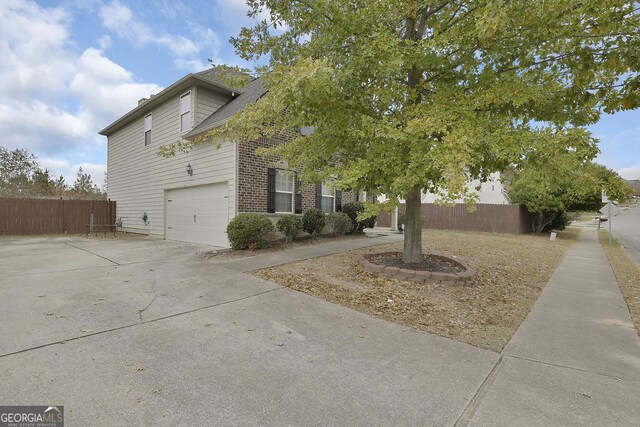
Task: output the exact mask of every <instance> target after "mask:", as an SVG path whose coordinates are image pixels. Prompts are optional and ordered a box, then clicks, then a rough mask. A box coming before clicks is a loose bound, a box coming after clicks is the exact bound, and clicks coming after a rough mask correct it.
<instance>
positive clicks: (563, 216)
mask: <svg viewBox="0 0 640 427" xmlns="http://www.w3.org/2000/svg"><path fill="white" fill-rule="evenodd" d="M570 222H571V217H570V216H569V214H567V213H566V212H560V213H558V214H557V216H556V217H555V218H554V219H553V221H551V224H548V225H547V226H546V227H545V228H544V231H561V230H564V229H565V228H566V227H567V225H569V223H570Z"/></svg>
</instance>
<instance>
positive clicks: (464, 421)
mask: <svg viewBox="0 0 640 427" xmlns="http://www.w3.org/2000/svg"><path fill="white" fill-rule="evenodd" d="M503 360H504V357H503V355H502V354H501V355H500V357H498V360H497V361H496V364H495V365H493V368H491V371H489V373H488V374H487V376H486V377H485V379H484V381H482V384H480V387H478V390H476V393H475V394H474V395H473V397H472V398H471V400H469V403H467V406H465V408H464V410H463V411H462V413H461V414H460V416H459V417H458V419H457V420H456V422H455V424H454V425H453V426H454V427H461V426H466V425H469V423H470V422H471V419H472V418H473V416H474V415H475V413H476V411H477V410H478V408H479V407H480V404H481V403H482V400H483V399H484V398H485V396H486V395H487V391H488V389H489V387H491V385H493V382H494V381H495V379H496V376H497V373H498V369H499V368H500V366H501V365H502V361H503Z"/></svg>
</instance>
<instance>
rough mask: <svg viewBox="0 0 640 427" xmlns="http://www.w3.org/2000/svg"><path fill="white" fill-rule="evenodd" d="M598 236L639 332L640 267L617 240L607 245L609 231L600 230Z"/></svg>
mask: <svg viewBox="0 0 640 427" xmlns="http://www.w3.org/2000/svg"><path fill="white" fill-rule="evenodd" d="M598 236H599V237H600V243H601V244H602V247H603V248H604V252H605V253H606V254H607V258H609V264H611V268H613V272H614V274H615V275H616V280H617V281H618V286H620V290H621V291H622V295H623V296H624V299H625V301H626V302H627V307H628V308H629V313H630V314H631V320H633V324H634V325H635V326H636V331H638V333H639V334H640V268H638V266H637V265H636V264H635V263H634V262H633V260H632V259H631V258H629V255H627V252H626V251H625V250H624V248H623V247H622V246H621V245H620V243H619V242H618V241H617V240H615V239H613V240H612V242H611V243H612V244H611V245H609V233H607V232H606V231H600V233H599V234H598Z"/></svg>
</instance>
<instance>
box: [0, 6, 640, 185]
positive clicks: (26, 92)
mask: <svg viewBox="0 0 640 427" xmlns="http://www.w3.org/2000/svg"><path fill="white" fill-rule="evenodd" d="M246 9H247V8H246V6H245V4H244V0H209V1H204V0H188V1H187V0H185V1H178V0H154V1H145V0H134V1H117V0H116V1H112V0H77V1H58V2H55V1H37V2H35V1H27V0H0V58H1V59H0V145H2V146H4V147H6V148H9V149H13V148H27V149H28V150H29V151H31V152H32V153H34V154H36V156H37V157H38V158H39V160H40V164H41V165H42V166H43V167H46V168H48V169H49V170H51V171H52V172H53V173H54V174H55V175H63V176H65V177H66V179H67V182H68V183H71V182H73V180H74V177H75V173H76V171H77V169H78V167H79V166H82V167H83V168H84V169H85V170H87V171H88V172H89V173H91V175H92V177H93V178H94V182H96V183H100V184H101V183H102V176H103V172H104V171H105V169H106V138H104V137H102V136H100V135H98V131H99V130H100V129H102V128H104V127H105V126H106V125H107V124H109V123H110V122H112V121H113V120H114V119H116V118H117V117H119V116H120V115H122V114H124V113H126V112H127V111H129V110H130V109H132V108H133V107H135V106H136V105H137V100H138V99H140V98H142V97H148V96H149V94H152V93H157V92H159V91H160V90H162V89H163V88H164V87H167V86H169V85H170V84H171V83H173V82H175V81H177V80H178V79H180V78H181V77H183V76H184V75H186V74H187V73H190V72H196V71H202V70H204V69H206V68H207V67H208V62H207V59H208V58H211V59H213V60H214V61H215V62H216V63H226V64H229V65H246V64H243V62H242V61H241V60H239V59H238V58H236V57H235V55H234V52H233V48H232V47H231V46H230V45H229V43H228V40H229V37H230V36H232V35H236V34H237V33H238V31H239V30H240V28H241V27H242V26H243V25H248V24H249V23H250V21H249V20H248V18H247V17H246ZM592 131H593V132H594V134H595V136H597V137H598V138H600V139H601V141H602V142H601V145H600V148H601V150H602V153H601V155H600V156H599V158H598V161H599V162H601V163H603V164H605V165H607V166H608V167H610V168H613V169H615V170H617V171H618V172H620V173H621V175H622V176H624V177H626V178H640V111H633V112H625V113H620V114H616V115H615V116H608V117H604V118H603V119H602V120H601V121H600V122H599V123H598V124H596V125H594V126H592Z"/></svg>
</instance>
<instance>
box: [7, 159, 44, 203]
mask: <svg viewBox="0 0 640 427" xmlns="http://www.w3.org/2000/svg"><path fill="white" fill-rule="evenodd" d="M38 171H39V168H38V162H37V161H36V158H35V156H34V155H33V154H31V153H29V152H28V151H27V150H24V149H15V150H13V151H9V150H7V149H6V148H4V147H0V197H29V196H30V194H31V191H32V178H33V176H34V174H35V173H36V172H38Z"/></svg>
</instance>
